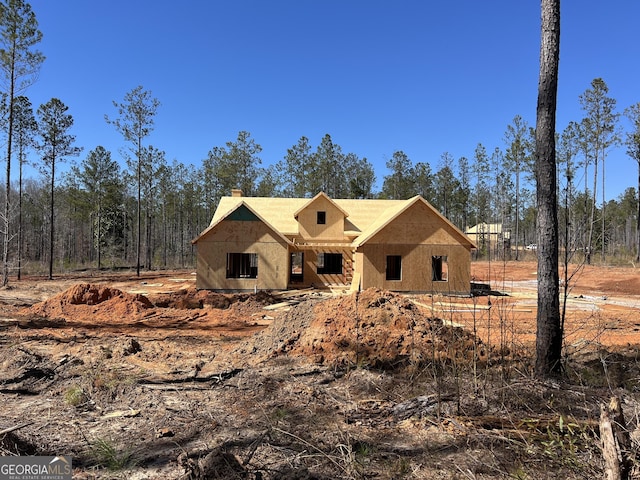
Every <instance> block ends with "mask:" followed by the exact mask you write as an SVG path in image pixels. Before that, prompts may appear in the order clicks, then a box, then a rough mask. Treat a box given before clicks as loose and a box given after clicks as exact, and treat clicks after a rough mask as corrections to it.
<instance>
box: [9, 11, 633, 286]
mask: <svg viewBox="0 0 640 480" xmlns="http://www.w3.org/2000/svg"><path fill="white" fill-rule="evenodd" d="M2 5H3V9H2V12H3V16H2V20H1V21H2V23H1V24H0V29H1V30H2V67H3V69H2V72H3V74H4V80H5V82H4V85H6V90H5V91H4V92H3V105H2V106H3V109H2V121H3V123H2V125H1V126H2V131H3V132H4V140H5V142H6V143H5V145H6V147H7V149H6V156H5V161H6V166H7V173H6V180H7V181H6V186H5V190H4V192H3V193H2V197H3V198H2V201H3V204H4V206H5V208H4V216H3V219H2V225H3V228H2V231H3V232H2V233H3V238H4V242H3V245H4V267H5V268H4V270H5V272H6V273H7V274H8V273H9V272H11V273H12V274H17V275H20V274H21V272H22V271H26V272H29V273H38V272H42V271H44V270H45V269H46V267H47V265H48V266H49V273H50V275H51V274H52V272H53V271H54V270H55V271H56V272H64V271H69V270H72V269H80V268H88V267H97V268H105V267H106V268H127V267H132V266H135V264H136V262H138V267H139V266H140V264H142V266H143V267H145V268H148V269H151V268H171V267H190V266H193V265H194V261H195V252H194V249H193V247H192V245H191V243H190V241H191V240H192V239H193V238H195V237H196V236H197V235H198V233H200V232H201V231H202V230H203V229H204V228H206V226H207V225H208V223H209V221H210V219H211V217H212V215H213V212H214V210H215V208H216V206H217V203H218V200H219V198H220V197H221V196H223V195H228V194H230V191H231V189H232V188H241V189H242V190H243V192H244V194H245V195H250V196H295V197H311V196H313V195H315V194H316V193H318V192H319V191H324V192H325V193H327V194H328V195H329V196H330V197H332V198H393V199H401V198H409V197H411V196H413V195H418V194H419V195H422V196H423V197H424V198H425V199H427V200H428V201H429V202H431V203H432V204H433V205H434V207H436V208H437V209H438V210H440V211H441V212H442V213H443V214H444V215H445V216H447V217H448V218H449V219H450V220H451V221H452V222H453V223H454V224H456V225H457V226H458V227H459V228H461V229H462V230H465V229H466V228H467V227H469V226H472V225H476V224H479V223H483V222H485V223H489V224H493V223H500V224H502V228H503V231H509V232H510V236H509V242H508V250H505V249H504V248H499V249H497V250H495V251H493V252H491V251H489V250H488V249H487V248H486V247H485V245H484V244H483V243H482V242H480V243H481V244H480V247H481V248H480V250H479V252H478V256H479V257H485V258H486V257H487V256H489V257H491V256H494V257H499V258H503V257H504V256H505V255H510V256H515V257H516V258H517V257H518V255H519V252H520V251H521V249H522V248H523V247H524V246H525V245H530V244H535V242H536V225H535V217H536V214H535V212H536V205H535V195H534V192H535V178H533V160H532V158H533V154H532V150H533V140H532V138H533V137H532V128H531V126H530V125H529V124H528V123H527V121H526V120H525V119H524V118H523V117H522V116H520V115H518V114H515V115H514V116H513V120H512V121H511V123H509V124H508V125H505V127H504V133H503V143H502V145H500V146H497V147H494V148H487V147H485V146H484V145H483V144H482V143H478V144H477V146H476V148H475V150H474V151H473V152H469V153H468V155H467V156H459V157H457V158H455V157H454V156H453V155H452V154H450V153H448V152H446V151H444V152H442V154H441V155H440V157H439V158H437V159H430V160H425V159H418V160H416V159H412V158H410V157H409V155H408V154H406V153H405V152H404V151H403V150H395V151H393V152H389V157H388V158H387V160H386V161H385V167H386V170H384V171H376V170H375V169H374V166H373V164H372V163H371V162H370V161H369V160H368V159H367V158H365V157H363V156H360V154H359V153H358V152H347V151H345V150H344V149H343V148H342V147H341V146H340V145H339V144H338V143H337V142H335V141H334V140H333V138H332V137H331V134H330V133H326V134H325V135H324V136H322V137H321V138H307V137H306V136H301V137H300V138H297V139H296V138H292V139H291V146H290V148H288V149H287V150H286V151H283V152H282V157H281V158H280V159H279V160H276V161H272V162H271V163H270V164H268V165H267V164H266V162H265V161H263V159H262V158H261V152H262V147H261V145H260V140H259V139H254V138H253V137H252V135H251V133H250V132H249V131H245V130H241V131H239V132H238V134H237V137H236V138H231V139H229V140H228V141H227V142H225V143H224V144H223V145H218V146H212V147H211V149H210V150H209V151H208V152H203V157H204V158H203V160H202V161H201V163H200V164H196V165H194V164H187V163H182V162H181V161H179V160H176V159H172V160H169V159H168V158H167V155H166V153H165V152H164V151H163V149H162V145H161V143H162V141H161V140H160V142H159V143H156V144H155V145H154V144H153V143H152V142H151V141H150V136H151V133H152V132H153V129H154V127H155V124H156V119H157V120H158V121H161V117H159V116H157V115H158V113H159V112H161V103H162V99H158V98H155V96H154V95H153V93H152V92H151V91H150V90H147V89H145V87H144V86H141V85H139V86H134V87H133V88H132V89H131V90H130V91H128V92H123V96H122V98H120V99H114V101H113V104H112V105H105V106H104V111H105V113H106V115H105V121H106V122H107V123H108V124H111V125H113V127H114V129H115V130H116V131H118V132H119V133H120V134H121V135H122V148H121V149H119V151H118V152H112V151H110V150H108V149H106V148H105V147H103V146H101V145H95V147H93V148H91V149H89V150H84V151H83V150H81V149H80V148H79V147H77V146H76V142H75V140H76V139H75V136H74V135H73V112H70V111H69V107H67V106H66V105H65V104H64V103H63V102H62V101H61V100H59V99H57V98H55V97H54V98H52V99H51V100H50V101H49V102H46V103H43V104H42V105H40V106H39V107H36V106H34V105H31V101H30V100H29V97H28V96H27V94H28V88H27V87H29V86H30V85H32V84H33V83H34V82H35V81H36V79H37V73H38V71H39V69H40V66H41V65H42V63H43V62H45V61H46V60H45V59H44V54H43V53H41V52H39V50H38V46H39V43H40V40H41V38H42V35H41V33H40V31H39V30H38V24H37V20H36V15H37V12H34V11H32V10H31V8H30V5H29V4H26V3H23V2H22V1H18V0H10V1H5V2H3V4H2ZM11 11H14V12H18V16H17V17H16V16H15V15H8V13H9V12H11ZM15 26H19V27H21V28H22V30H20V28H18V29H16V28H13V27H15ZM16 33H19V34H20V35H18V36H17V38H21V40H22V41H21V42H17V43H16V42H15V39H16ZM10 53H18V56H17V57H16V56H15V55H10ZM44 53H46V52H44ZM20 55H22V56H20ZM16 58H17V59H18V60H19V62H18V63H17V64H16V62H15V59H16ZM16 66H18V67H20V68H17V69H16V68H15V67H16ZM12 85H13V86H12ZM14 87H15V88H14ZM576 102H577V103H579V105H580V107H581V111H582V113H583V116H582V117H581V118H576V119H575V120H574V121H571V122H569V124H568V126H567V127H566V128H565V129H564V131H563V132H562V133H561V135H559V137H558V140H559V143H558V145H559V148H558V158H557V164H558V178H559V179H560V182H559V184H560V185H559V192H558V193H559V195H558V199H559V211H560V223H561V225H563V228H561V239H560V242H561V245H563V246H564V248H565V251H566V252H570V253H571V254H572V255H577V256H579V257H581V258H582V259H586V260H587V261H589V262H591V261H601V262H618V263H622V262H628V261H632V260H634V259H637V256H638V238H639V236H638V229H639V225H640V223H639V222H640V219H639V218H640V215H639V214H638V212H639V208H640V207H639V203H638V188H637V186H638V182H636V175H635V174H634V175H633V176H632V175H629V186H628V188H626V190H624V192H623V193H622V194H620V195H619V196H618V197H617V198H615V199H608V197H607V196H606V191H605V185H606V183H605V179H606V176H605V175H606V172H607V169H608V168H611V167H609V165H608V164H607V162H606V160H607V155H608V154H609V152H610V151H611V149H613V148H624V149H625V151H626V152H627V154H628V157H629V160H630V162H629V164H628V165H633V162H634V161H635V162H638V165H639V167H640V148H639V147H638V139H639V138H640V103H638V104H634V105H628V106H626V105H623V106H620V107H619V106H618V105H617V101H616V99H615V98H614V97H613V96H612V95H610V93H609V88H608V86H607V84H606V82H605V80H604V79H602V78H595V79H593V80H592V81H591V84H590V86H589V88H588V89H586V90H585V91H584V92H583V93H582V94H581V95H579V97H578V98H576ZM61 163H62V164H66V167H65V168H62V169H61V165H60V164H61ZM12 164H13V165H14V167H13V168H11V165H12ZM616 168H620V167H619V166H616ZM629 170H630V171H632V170H631V169H629ZM23 172H29V173H28V174H27V175H26V176H23ZM7 191H8V192H9V195H8V196H7V195H6V192H7ZM504 246H505V245H504V244H503V245H502V247H504ZM596 253H597V256H596Z"/></svg>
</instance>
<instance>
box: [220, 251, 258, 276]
mask: <svg viewBox="0 0 640 480" xmlns="http://www.w3.org/2000/svg"><path fill="white" fill-rule="evenodd" d="M227 278H258V254H257V253H227Z"/></svg>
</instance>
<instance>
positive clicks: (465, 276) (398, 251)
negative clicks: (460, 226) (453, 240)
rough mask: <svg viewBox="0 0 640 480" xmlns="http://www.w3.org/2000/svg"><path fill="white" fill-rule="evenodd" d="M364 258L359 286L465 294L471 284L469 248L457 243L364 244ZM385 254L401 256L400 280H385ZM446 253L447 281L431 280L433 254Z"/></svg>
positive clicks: (364, 287) (363, 287)
mask: <svg viewBox="0 0 640 480" xmlns="http://www.w3.org/2000/svg"><path fill="white" fill-rule="evenodd" d="M361 250H362V253H363V255H362V256H361V257H360V256H358V258H362V259H363V263H362V275H361V282H362V283H361V288H362V289H366V288H370V287H377V288H383V289H385V290H394V291H405V292H442V293H455V294H468V293H469V292H470V288H471V283H470V282H471V279H470V276H469V269H470V265H471V259H470V255H469V251H468V250H467V249H466V248H464V247H462V246H460V245H401V244H371V243H370V244H367V245H365V246H364V247H362V248H361ZM387 255H400V256H401V257H402V272H401V280H387V279H386V266H387ZM434 255H446V256H447V267H448V280H447V281H433V271H432V257H433V256H434Z"/></svg>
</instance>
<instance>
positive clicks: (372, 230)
mask: <svg viewBox="0 0 640 480" xmlns="http://www.w3.org/2000/svg"><path fill="white" fill-rule="evenodd" d="M320 196H324V197H326V198H327V199H328V200H329V201H331V202H332V203H333V204H334V205H335V206H336V207H337V208H338V209H339V210H340V211H341V212H343V213H344V215H345V217H346V218H345V232H344V233H345V235H346V236H350V237H353V242H352V246H353V247H354V248H357V247H358V246H360V245H363V244H364V243H366V242H367V241H368V240H370V239H371V238H372V237H373V236H374V235H375V234H376V233H378V232H379V231H380V230H382V229H383V228H385V227H386V226H387V225H388V224H389V223H391V222H392V221H393V220H394V219H396V218H397V217H398V216H399V215H400V214H402V213H403V212H404V211H406V210H407V209H408V208H410V207H411V206H412V205H415V204H416V203H417V202H422V203H424V204H425V205H426V206H427V208H428V209H429V210H431V211H432V212H433V214H434V215H436V216H437V217H438V218H440V219H441V220H442V221H443V222H444V223H446V224H447V225H448V226H449V227H450V228H451V230H452V232H453V235H454V236H455V237H457V238H458V239H459V241H460V242H461V243H463V244H465V245H469V246H470V247H471V248H476V246H475V244H474V243H473V241H472V240H471V239H470V238H469V237H467V236H466V235H465V234H464V233H463V232H462V231H460V230H459V229H458V228H457V227H456V226H455V225H453V224H452V223H451V222H450V221H449V220H448V219H447V218H446V217H444V216H443V215H441V214H440V212H438V211H437V210H436V209H435V208H434V207H433V206H432V205H431V204H430V203H429V202H427V201H426V200H425V199H424V198H422V197H421V196H420V195H416V196H415V197H412V198H410V199H408V200H377V199H375V200H374V199H331V198H329V197H328V196H327V195H326V194H325V193H324V192H320V193H319V194H318V195H316V196H315V197H313V198H311V199H309V198H272V197H222V198H221V199H220V203H219V204H218V208H217V209H216V211H215V213H214V215H213V218H212V219H211V223H210V224H209V226H208V227H207V229H206V230H204V232H202V233H201V234H200V235H199V236H198V237H197V238H196V239H195V240H194V241H193V242H194V243H195V242H196V241H197V240H198V239H200V238H201V237H202V236H203V235H204V234H205V233H207V232H208V231H209V230H210V229H211V228H213V227H214V226H215V225H218V224H219V223H220V222H221V221H222V220H224V219H226V218H228V217H229V215H230V214H231V213H232V212H234V211H235V210H236V209H237V208H238V207H239V206H240V205H245V206H246V207H247V208H248V209H249V210H250V211H251V212H252V213H254V214H255V215H256V216H257V217H258V218H259V219H260V220H261V221H263V222H264V223H265V224H267V225H268V226H269V227H271V228H272V229H273V230H274V231H275V232H276V233H278V234H279V236H280V237H281V238H284V239H286V240H287V242H288V243H289V244H291V241H289V240H288V239H287V237H286V235H288V236H295V235H297V234H298V233H299V232H298V221H297V220H296V216H297V215H298V214H299V213H300V212H301V211H302V210H304V209H305V208H307V207H308V206H309V205H311V204H312V202H314V201H315V200H317V199H318V198H320Z"/></svg>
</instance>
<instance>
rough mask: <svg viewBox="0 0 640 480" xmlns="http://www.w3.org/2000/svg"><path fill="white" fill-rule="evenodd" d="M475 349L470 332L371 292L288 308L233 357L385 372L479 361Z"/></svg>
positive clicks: (379, 292) (390, 295) (480, 353)
mask: <svg viewBox="0 0 640 480" xmlns="http://www.w3.org/2000/svg"><path fill="white" fill-rule="evenodd" d="M474 344H475V342H474V337H473V335H471V333H469V332H466V331H464V330H462V329H461V328H455V327H449V326H446V325H444V324H443V322H442V321H441V320H439V319H435V318H430V317H429V316H428V315H425V312H423V311H422V309H420V308H419V307H418V306H417V305H416V304H414V303H413V302H412V301H411V300H410V299H408V298H407V297H405V296H403V295H400V294H396V293H392V292H389V291H384V290H379V289H376V288H371V289H367V290H364V291H362V292H359V293H352V294H349V295H345V296H340V297H336V298H330V299H328V300H324V301H322V302H307V303H305V304H301V305H299V306H298V307H296V308H292V309H291V310H289V311H288V312H286V313H285V314H284V315H281V316H279V317H277V318H276V319H274V321H273V323H272V324H271V325H270V326H269V327H267V328H266V329H265V330H263V331H262V332H260V333H259V334H257V335H255V336H253V337H252V338H251V339H250V340H247V341H246V342H245V344H244V345H242V346H241V347H240V348H239V349H237V350H236V353H237V354H239V355H238V356H239V357H240V358H242V357H246V354H247V353H249V354H252V355H254V356H256V357H258V358H268V357H277V356H283V355H286V356H295V357H306V358H309V359H310V360H312V361H314V362H315V363H319V364H322V363H328V364H331V365H353V364H357V365H368V366H372V367H376V368H378V367H385V368H389V367H397V366H402V365H405V364H407V363H409V362H410V363H412V364H423V363H426V362H427V361H429V360H433V359H436V360H440V359H450V358H453V357H468V358H471V355H472V354H473V352H474V351H475V352H476V353H477V355H478V356H479V357H480V358H481V359H482V358H483V357H484V355H485V349H484V348H483V346H482V345H481V344H479V345H475V346H474ZM475 347H477V348H475Z"/></svg>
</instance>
